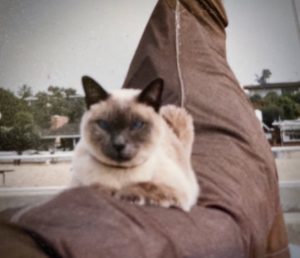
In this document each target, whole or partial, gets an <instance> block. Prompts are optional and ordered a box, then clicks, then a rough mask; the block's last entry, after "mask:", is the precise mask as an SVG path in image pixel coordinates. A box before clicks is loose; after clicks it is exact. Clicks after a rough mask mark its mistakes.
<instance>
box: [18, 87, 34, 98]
mask: <svg viewBox="0 0 300 258" xmlns="http://www.w3.org/2000/svg"><path fill="white" fill-rule="evenodd" d="M18 96H19V97H20V98H21V99H23V100H25V99H26V98H28V97H31V96H32V89H31V87H30V86H27V85H26V84H24V85H22V86H21V87H20V88H19V90H18Z"/></svg>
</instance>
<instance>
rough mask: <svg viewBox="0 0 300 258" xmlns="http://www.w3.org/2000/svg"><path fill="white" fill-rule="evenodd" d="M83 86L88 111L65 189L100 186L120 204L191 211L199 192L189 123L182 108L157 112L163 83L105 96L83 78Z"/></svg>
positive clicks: (98, 86) (93, 82) (192, 130)
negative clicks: (147, 205) (119, 201)
mask: <svg viewBox="0 0 300 258" xmlns="http://www.w3.org/2000/svg"><path fill="white" fill-rule="evenodd" d="M82 84H83V88H84V92H85V101H86V105H87V111H86V112H85V113H84V115H83V117H82V120H81V125H80V131H81V139H80V141H79V142H78V144H77V145H76V147H75V150H74V157H73V160H72V178H71V182H70V186H71V187H76V186H81V185H94V184H99V185H100V186H103V187H104V188H106V189H111V193H112V195H114V196H115V197H116V198H119V199H121V200H127V201H130V202H133V203H137V204H140V205H145V204H150V205H158V206H162V207H177V208H180V209H182V210H184V211H190V209H191V208H192V206H193V205H194V204H195V203H196V202H197V199H198V196H199V190H200V187H199V185H198V183H197V180H196V176H195V173H194V171H193V169H192V165H191V152H192V145H193V141H194V128H193V120H192V117H191V115H189V114H188V113H187V111H186V110H185V109H183V108H179V107H176V106H175V105H166V106H161V97H162V91H163V80H162V79H156V80H154V81H152V82H151V83H150V84H149V85H148V86H147V87H145V88H144V90H137V89H121V90H114V91H112V92H110V93H109V92H107V91H105V90H104V89H103V88H102V87H101V85H100V84H98V83H97V82H96V81H95V80H93V79H92V78H90V77H88V76H84V77H82Z"/></svg>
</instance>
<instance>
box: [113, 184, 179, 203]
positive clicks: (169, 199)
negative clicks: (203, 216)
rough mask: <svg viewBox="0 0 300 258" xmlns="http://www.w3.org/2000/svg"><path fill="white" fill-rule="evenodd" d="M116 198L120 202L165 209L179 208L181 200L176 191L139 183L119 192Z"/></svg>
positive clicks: (161, 186) (166, 187)
mask: <svg viewBox="0 0 300 258" xmlns="http://www.w3.org/2000/svg"><path fill="white" fill-rule="evenodd" d="M114 196H115V197H116V198H118V199H120V200H123V201H128V202H131V203H135V204H138V205H155V206H161V207H165V208H169V207H178V208H180V205H179V200H178V198H177V197H176V194H175V192H174V190H173V189H172V188H170V187H168V186H165V185H156V184H154V183H148V182H145V183H138V184H134V185H130V186H127V187H125V188H123V189H121V190H118V191H117V192H116V193H115V194H114Z"/></svg>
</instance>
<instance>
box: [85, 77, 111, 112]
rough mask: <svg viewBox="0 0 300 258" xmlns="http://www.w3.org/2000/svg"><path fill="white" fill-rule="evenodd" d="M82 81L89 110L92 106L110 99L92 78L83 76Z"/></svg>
mask: <svg viewBox="0 0 300 258" xmlns="http://www.w3.org/2000/svg"><path fill="white" fill-rule="evenodd" d="M81 81H82V86H83V89H84V93H85V102H86V106H87V108H88V109H89V108H90V106H91V105H93V104H95V103H97V102H100V101H103V100H106V99H108V97H109V94H108V93H107V92H106V91H105V90H104V89H103V88H102V87H101V85H100V84H99V83H97V82H96V81H95V80H93V79H92V78H91V77H89V76H83V77H82V79H81Z"/></svg>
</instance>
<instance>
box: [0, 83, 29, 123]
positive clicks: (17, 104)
mask: <svg viewBox="0 0 300 258" xmlns="http://www.w3.org/2000/svg"><path fill="white" fill-rule="evenodd" d="M21 110H22V111H29V108H28V106H27V103H26V102H25V101H24V100H20V99H18V98H17V97H16V96H15V95H14V94H13V93H12V92H11V91H9V90H6V89H3V88H0V112H1V120H0V126H6V127H12V126H13V125H14V116H15V114H16V113H18V112H19V111H21Z"/></svg>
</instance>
